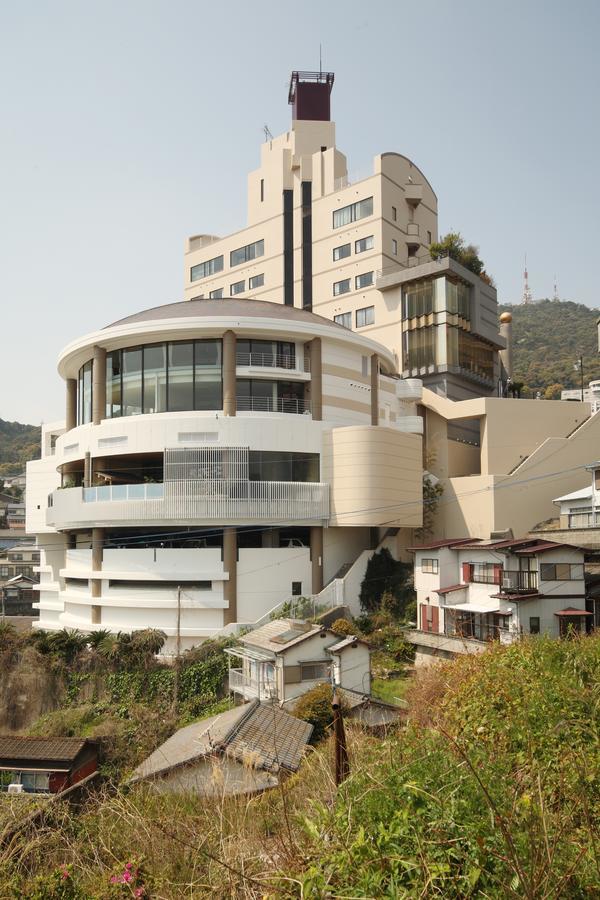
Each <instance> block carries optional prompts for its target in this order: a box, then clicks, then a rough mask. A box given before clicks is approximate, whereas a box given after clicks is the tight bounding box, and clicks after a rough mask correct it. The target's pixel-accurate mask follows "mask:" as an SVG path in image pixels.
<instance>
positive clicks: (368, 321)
mask: <svg viewBox="0 0 600 900" xmlns="http://www.w3.org/2000/svg"><path fill="white" fill-rule="evenodd" d="M359 313H364V314H365V315H364V317H362V316H361V318H364V319H365V321H364V322H359ZM369 313H371V318H370V319H369ZM354 321H355V324H356V327H357V328H366V327H367V326H368V325H374V324H375V307H374V306H362V307H361V308H360V309H357V310H356V313H355V319H354Z"/></svg>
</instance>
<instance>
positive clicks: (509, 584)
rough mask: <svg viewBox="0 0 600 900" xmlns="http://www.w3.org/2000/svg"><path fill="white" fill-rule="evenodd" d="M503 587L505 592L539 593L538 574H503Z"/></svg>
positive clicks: (506, 572) (505, 572)
mask: <svg viewBox="0 0 600 900" xmlns="http://www.w3.org/2000/svg"><path fill="white" fill-rule="evenodd" d="M501 587H502V590H503V591H537V588H538V573H537V572H510V571H507V570H505V571H503V572H502V581H501Z"/></svg>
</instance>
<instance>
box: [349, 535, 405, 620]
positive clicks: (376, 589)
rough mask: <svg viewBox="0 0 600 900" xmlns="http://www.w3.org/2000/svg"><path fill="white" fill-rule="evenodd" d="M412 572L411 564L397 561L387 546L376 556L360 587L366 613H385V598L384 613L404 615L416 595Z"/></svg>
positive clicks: (361, 602)
mask: <svg viewBox="0 0 600 900" xmlns="http://www.w3.org/2000/svg"><path fill="white" fill-rule="evenodd" d="M412 571H413V570H412V566H411V565H410V564H409V563H402V562H399V561H398V560H396V559H394V557H393V556H392V554H391V553H390V551H389V550H388V549H387V547H382V549H381V550H378V551H377V552H376V553H373V555H372V556H371V558H370V559H369V562H368V563H367V569H366V571H365V577H364V579H363V582H362V584H361V586H360V605H361V607H362V609H363V610H364V611H365V612H366V613H373V612H377V611H378V610H381V609H382V600H383V598H384V597H385V598H386V601H385V602H386V605H385V609H384V612H387V613H392V614H393V615H395V616H401V615H402V614H403V611H404V608H405V607H406V605H407V604H408V603H409V601H411V600H412V598H413V596H414V590H413V585H412Z"/></svg>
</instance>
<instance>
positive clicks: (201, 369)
mask: <svg viewBox="0 0 600 900" xmlns="http://www.w3.org/2000/svg"><path fill="white" fill-rule="evenodd" d="M221 346H222V345H221V341H220V340H206V341H195V342H194V362H195V378H194V384H195V394H194V408H195V409H222V408H223V401H222V381H223V378H222V368H221Z"/></svg>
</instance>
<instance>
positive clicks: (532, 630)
mask: <svg viewBox="0 0 600 900" xmlns="http://www.w3.org/2000/svg"><path fill="white" fill-rule="evenodd" d="M539 633H540V617H539V616H529V634H539Z"/></svg>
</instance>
